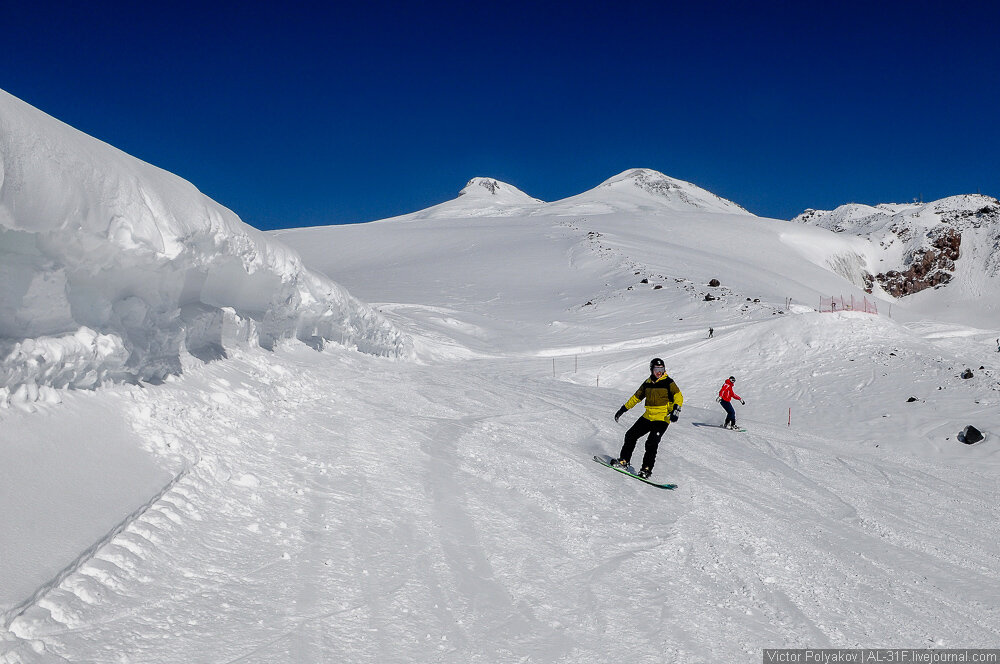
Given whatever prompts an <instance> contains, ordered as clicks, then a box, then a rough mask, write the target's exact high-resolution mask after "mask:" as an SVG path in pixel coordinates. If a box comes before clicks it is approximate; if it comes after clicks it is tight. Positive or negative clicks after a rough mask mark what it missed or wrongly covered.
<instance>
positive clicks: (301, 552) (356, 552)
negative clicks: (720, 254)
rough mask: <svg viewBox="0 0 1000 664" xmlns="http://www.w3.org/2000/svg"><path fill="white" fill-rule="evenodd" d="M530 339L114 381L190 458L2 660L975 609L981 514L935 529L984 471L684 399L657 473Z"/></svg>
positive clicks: (631, 653) (541, 647)
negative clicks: (623, 469) (437, 358)
mask: <svg viewBox="0 0 1000 664" xmlns="http://www.w3.org/2000/svg"><path fill="white" fill-rule="evenodd" d="M694 343H699V342H694ZM317 358H319V361H317ZM275 360H277V361H275ZM528 366H529V365H527V364H525V361H524V360H515V361H514V362H513V363H512V362H510V361H503V360H495V359H485V360H478V361H475V362H473V363H471V364H470V363H469V362H459V363H454V364H453V365H451V366H448V365H435V366H428V365H415V364H409V363H402V362H393V361H389V360H373V359H372V358H367V357H363V356H360V355H358V354H356V353H351V352H347V351H332V350H331V351H327V352H326V353H323V354H319V355H317V354H316V353H315V352H314V351H311V350H309V349H306V348H305V347H304V346H301V345H297V344H288V345H286V346H285V347H283V348H282V349H281V350H279V351H278V353H277V357H273V356H266V354H264V353H263V352H247V353H243V354H241V355H239V356H238V357H236V358H234V359H232V360H228V361H223V362H218V363H214V364H212V365H209V366H206V367H205V368H203V369H201V370H200V371H199V372H198V373H197V374H196V375H193V376H189V377H188V378H186V379H185V380H184V381H180V382H177V383H174V384H167V385H165V386H162V387H160V388H156V389H155V390H144V391H136V392H135V393H134V395H133V398H134V399H135V403H134V406H133V407H132V408H133V411H134V413H135V418H136V422H137V426H141V427H142V430H143V431H144V432H145V436H146V438H147V440H148V441H149V444H150V445H151V446H152V447H154V448H155V447H157V446H164V445H166V443H167V442H170V443H172V444H173V445H174V446H177V447H180V448H181V449H182V450H183V451H184V452H185V454H186V455H187V456H189V457H193V456H195V455H196V454H197V462H196V463H194V464H193V465H192V466H191V469H190V471H189V473H188V474H187V475H186V476H185V477H183V478H182V479H181V480H179V481H178V482H177V483H176V485H174V486H173V487H172V488H170V489H169V490H168V491H167V492H166V493H165V494H164V495H163V496H162V497H161V498H160V499H159V500H157V501H156V502H155V503H154V504H153V505H152V506H151V507H149V508H148V509H146V510H145V511H143V512H142V513H141V514H140V515H139V516H138V517H137V518H135V519H134V520H133V521H131V522H130V523H129V524H128V525H127V527H125V528H124V530H123V531H122V532H120V533H118V534H116V535H115V536H114V537H112V538H110V540H109V541H107V542H106V543H104V545H103V546H101V547H100V548H99V549H98V550H97V551H96V552H95V553H94V555H93V556H91V557H90V558H89V559H87V560H86V561H85V562H82V563H81V564H80V565H79V566H78V568H77V569H76V570H75V571H74V572H72V573H71V574H69V575H68V576H66V578H64V579H62V581H61V583H59V584H58V585H57V586H56V587H54V588H52V589H50V590H49V591H48V592H45V593H44V594H43V595H42V596H41V597H40V598H38V599H37V601H36V602H35V603H34V604H32V605H30V606H28V607H27V608H26V609H25V610H24V611H23V612H21V614H20V615H18V616H17V617H15V618H14V619H13V620H12V621H11V624H10V634H9V635H8V637H7V638H6V640H5V642H3V645H4V647H5V648H6V651H5V652H4V657H5V661H8V662H17V663H27V662H49V661H88V662H121V661H135V662H139V661H142V662H157V661H187V662H282V661H287V662H319V661H352V662H412V661H436V662H497V661H544V662H595V661H619V660H623V659H633V660H636V661H664V660H667V661H699V662H700V661H705V662H709V661H749V660H755V659H756V658H758V657H759V653H760V649H761V648H764V647H770V646H773V645H775V644H778V645H781V646H786V647H794V646H800V647H821V646H826V647H850V646H854V647H876V646H884V647H898V646H909V647H931V646H939V645H942V644H943V645H945V646H948V645H952V646H965V645H969V644H989V643H995V642H996V640H997V638H998V636H1000V629H998V627H997V625H1000V611H998V605H997V603H996V602H995V600H994V601H984V597H993V598H995V597H997V596H1000V592H998V591H1000V558H998V555H997V553H996V550H995V547H994V546H993V543H995V538H993V537H991V536H990V532H995V526H987V528H993V529H994V530H993V531H989V530H988V531H986V533H985V534H984V535H983V536H982V537H967V538H956V537H955V536H954V533H955V532H962V531H965V530H968V531H969V532H976V531H977V530H978V531H980V532H982V531H983V528H984V526H983V524H995V523H996V522H997V516H998V508H997V505H998V504H1000V503H998V498H1000V495H998V491H997V489H996V487H995V484H994V483H993V482H992V481H991V480H990V479H989V478H987V477H985V476H978V475H976V474H975V473H970V474H967V475H965V476H963V477H961V478H956V477H955V476H954V475H953V473H952V471H951V470H950V469H948V468H942V467H936V466H934V465H933V464H931V463H928V462H925V461H921V460H919V459H912V458H906V457H893V458H877V459H876V458H866V457H865V456H864V455H857V454H853V455H848V454H846V453H844V454H840V453H838V451H837V449H836V448H835V447H834V448H833V449H829V442H830V441H828V440H824V439H822V438H819V437H810V436H808V435H806V436H803V434H801V433H794V434H793V433H792V432H789V431H785V430H782V429H781V428H780V427H768V426H766V425H759V426H754V425H753V423H752V422H751V423H750V426H751V431H750V432H748V433H746V434H739V435H735V434H726V433H722V432H720V431H719V430H716V429H713V428H711V427H708V428H704V427H702V428H699V427H692V426H690V422H693V421H705V420H706V419H709V420H714V419H715V413H714V412H713V411H705V412H702V411H701V410H700V409H698V408H697V407H690V408H688V409H686V410H685V418H684V419H682V421H681V422H679V423H677V424H675V425H673V426H672V427H671V428H670V429H669V430H668V432H667V435H666V436H665V438H664V442H663V444H662V445H661V452H660V455H659V459H658V464H657V471H656V472H657V476H659V477H663V478H666V479H670V480H671V481H678V482H679V484H680V488H679V489H678V490H676V491H674V492H672V493H671V494H670V495H664V494H663V492H658V491H655V490H652V489H650V488H649V487H646V486H644V485H641V484H640V483H629V482H623V481H622V478H620V477H617V476H616V475H615V474H614V473H611V472H608V471H607V469H603V468H601V467H600V466H598V465H596V464H593V463H591V462H590V461H589V457H590V456H591V455H592V454H594V453H600V452H610V453H614V452H615V451H616V449H615V448H617V446H618V445H619V444H620V438H621V434H622V432H623V428H621V427H618V426H617V425H614V424H613V423H612V422H609V420H610V413H611V412H613V408H614V407H615V405H616V404H617V403H618V401H619V400H620V398H621V396H622V395H621V394H619V391H618V390H612V391H611V393H610V394H609V393H608V392H607V391H603V390H594V389H592V388H589V387H586V386H582V385H575V384H573V383H571V382H567V381H566V380H563V379H561V378H560V379H552V378H551V377H550V376H549V377H546V376H545V375H544V369H542V370H541V371H539V370H538V369H539V368H540V367H538V363H535V364H533V365H530V366H532V367H534V369H533V373H534V375H529V374H528V373H527V372H526V373H523V374H520V375H519V374H517V373H516V370H517V369H518V368H521V369H526V368H527V367H528ZM418 384H419V385H421V386H422V388H421V389H420V390H413V389H410V388H409V387H408V386H412V385H418ZM334 385H336V386H339V389H337V390H336V391H333V390H331V386H334ZM595 412H597V413H603V412H607V413H608V417H607V418H594V417H593V414H594V413H595ZM633 414H634V413H633ZM633 414H630V415H633ZM824 444H825V446H826V447H827V449H824ZM845 452H846V450H845ZM947 520H952V521H953V523H954V527H953V529H951V530H945V531H942V530H941V528H940V523H942V521H947ZM845 598H849V599H845ZM609 640H613V641H614V642H615V645H614V647H613V648H609V647H608V641H609Z"/></svg>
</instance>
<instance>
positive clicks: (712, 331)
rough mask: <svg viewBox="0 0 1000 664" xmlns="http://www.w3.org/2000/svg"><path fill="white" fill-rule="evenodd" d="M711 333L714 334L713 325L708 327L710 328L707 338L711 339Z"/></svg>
mask: <svg viewBox="0 0 1000 664" xmlns="http://www.w3.org/2000/svg"><path fill="white" fill-rule="evenodd" d="M713 334H715V328H714V327H710V328H708V338H709V339H711V338H712V335H713Z"/></svg>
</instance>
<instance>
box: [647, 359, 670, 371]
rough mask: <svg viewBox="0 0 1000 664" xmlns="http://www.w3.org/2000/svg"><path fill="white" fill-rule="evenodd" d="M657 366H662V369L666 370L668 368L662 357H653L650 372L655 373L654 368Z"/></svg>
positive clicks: (650, 362)
mask: <svg viewBox="0 0 1000 664" xmlns="http://www.w3.org/2000/svg"><path fill="white" fill-rule="evenodd" d="M656 367H660V368H661V369H663V370H664V371H666V370H667V365H665V364H664V363H663V360H661V359H660V358H658V357H654V358H653V359H651V360H650V361H649V372H650V373H653V369H655V368H656Z"/></svg>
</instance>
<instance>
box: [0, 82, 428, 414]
mask: <svg viewBox="0 0 1000 664" xmlns="http://www.w3.org/2000/svg"><path fill="white" fill-rule="evenodd" d="M0 284H2V286H0V402H7V401H9V400H10V399H11V397H12V395H18V396H20V397H22V398H27V399H34V398H37V397H38V396H39V391H41V393H42V394H44V393H46V390H47V389H50V388H53V387H56V388H59V387H70V388H90V387H94V386H96V385H98V384H101V383H104V382H106V381H120V380H158V379H162V378H163V377H165V376H167V375H169V374H173V373H177V372H179V371H181V370H182V368H183V366H184V364H185V361H190V358H192V357H193V358H200V359H202V360H205V359H210V358H213V357H219V356H222V355H224V354H225V352H226V348H228V347H232V346H234V345H239V344H249V343H254V344H260V345H261V346H264V347H268V348H269V347H273V346H274V344H275V343H276V342H277V341H278V340H280V339H283V338H292V337H297V338H299V339H302V340H304V341H307V342H309V343H311V344H313V345H314V346H319V345H322V344H323V343H325V342H327V341H335V342H337V343H343V344H345V345H348V346H353V347H356V348H358V349H359V350H362V351H365V352H368V353H374V354H378V355H390V356H399V355H401V354H406V353H408V352H409V351H408V341H407V338H406V337H405V335H403V334H402V333H401V332H399V331H398V330H397V329H395V328H394V327H393V326H392V325H390V324H389V323H388V322H386V321H385V320H384V319H383V318H382V317H381V316H380V315H379V314H378V313H377V312H375V311H374V310H373V309H372V308H371V307H369V306H367V305H365V304H363V303H361V302H359V301H358V300H356V299H355V298H353V297H352V296H351V295H350V294H349V293H348V292H347V291H346V290H344V289H343V288H342V287H341V286H339V285H338V284H336V283H334V282H332V281H330V280H329V279H328V278H326V277H324V276H322V275H320V274H317V273H314V272H311V271H309V270H308V269H306V268H305V267H304V265H303V263H302V261H301V259H300V258H299V256H298V254H297V253H295V252H294V251H292V250H291V249H289V248H287V247H285V246H284V245H282V244H281V243H280V242H278V241H276V240H274V239H273V238H270V237H268V236H266V235H264V234H263V233H261V232H259V231H257V230H255V229H253V228H251V227H250V226H248V225H247V224H245V223H243V222H242V221H241V220H240V219H239V217H238V216H237V215H236V214H235V213H233V212H232V211H231V210H228V209H226V208H225V207H223V206H222V205H219V204H218V203H216V202H215V201H213V200H211V199H209V198H208V197H207V196H205V195H203V194H202V193H201V192H199V191H198V190H197V189H196V188H195V187H194V186H193V185H191V184H190V183H189V182H187V181H185V180H183V179H181V178H179V177H177V176H175V175H173V174H171V173H168V172H166V171H163V170H161V169H159V168H156V167H154V166H151V165H150V164H147V163H145V162H142V161H140V160H138V159H136V158H134V157H131V156H129V155H127V154H125V153H123V152H121V151H119V150H117V149H115V148H113V147H111V146H109V145H107V144H105V143H102V142H101V141H98V140H96V139H94V138H92V137H90V136H87V135H85V134H83V133H81V132H79V131H77V130H75V129H73V128H71V127H69V126H67V125H65V124H63V123H61V122H59V121H58V120H55V119H54V118H52V117H50V116H48V115H46V114H44V113H42V112H40V111H38V110H37V109H35V108H33V107H31V106H29V105H27V104H25V103H24V102H22V101H20V100H18V99H16V98H15V97H13V96H11V95H10V94H8V93H6V92H3V91H0Z"/></svg>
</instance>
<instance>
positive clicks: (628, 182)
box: [546, 168, 750, 215]
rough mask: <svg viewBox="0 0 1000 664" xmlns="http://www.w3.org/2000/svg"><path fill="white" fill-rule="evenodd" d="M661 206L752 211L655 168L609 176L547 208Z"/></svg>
mask: <svg viewBox="0 0 1000 664" xmlns="http://www.w3.org/2000/svg"><path fill="white" fill-rule="evenodd" d="M657 210H668V211H676V212H697V211H704V212H719V213H728V214H742V215H749V214H750V213H749V212H748V211H747V210H745V209H744V208H742V207H741V206H739V205H737V204H736V203H733V202H732V201H728V200H726V199H724V198H722V197H721V196H717V195H716V194H713V193H712V192H710V191H707V190H705V189H702V188H701V187H699V186H697V185H694V184H691V183H690V182H685V181H684V180H678V179H676V178H672V177H669V176H667V175H664V174H663V173H661V172H659V171H655V170H653V169H651V168H631V169H629V170H627V171H623V172H622V173H619V174H618V175H615V176H614V177H611V178H608V179H607V180H605V181H604V182H602V183H601V184H599V185H597V186H596V187H594V188H593V189H591V190H589V191H585V192H584V193H582V194H578V195H577V196H572V197H570V198H566V199H563V200H562V201H558V202H557V203H550V204H549V205H548V206H546V211H551V212H552V213H555V214H558V213H559V212H564V213H585V214H602V213H607V212H640V211H645V212H655V211H657Z"/></svg>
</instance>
